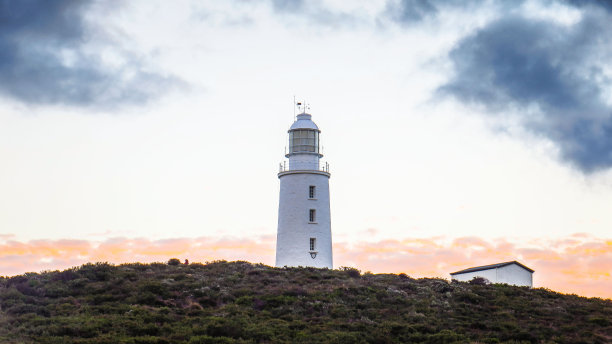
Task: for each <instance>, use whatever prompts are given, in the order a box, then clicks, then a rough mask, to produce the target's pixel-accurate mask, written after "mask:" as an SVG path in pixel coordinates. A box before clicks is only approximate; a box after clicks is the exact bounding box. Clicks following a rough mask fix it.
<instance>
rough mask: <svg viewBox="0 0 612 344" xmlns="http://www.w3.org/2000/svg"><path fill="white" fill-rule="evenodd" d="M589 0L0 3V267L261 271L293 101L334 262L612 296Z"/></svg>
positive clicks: (606, 75) (607, 161)
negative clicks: (185, 262)
mask: <svg viewBox="0 0 612 344" xmlns="http://www.w3.org/2000/svg"><path fill="white" fill-rule="evenodd" d="M609 37H612V6H610V5H609V4H608V3H607V2H604V1H596V0H592V1H571V0H524V1H511V2H510V1H508V2H506V1H484V0H483V1H479V0H470V1H456V0H440V1H427V0H423V1H416V0H378V1H371V0H368V1H365V0H364V1H350V2H347V1H340V0H312V1H299V0H293V1H290V0H251V1H247V0H230V1H195V0H194V1H189V0H177V1H172V2H168V1H161V0H160V1H155V0H146V1H145V0H141V1H130V2H119V1H76V0H52V1H36V0H20V1H17V0H0V275H7V276H10V275H15V274H20V273H24V272H27V271H43V270H55V269H65V268H69V267H72V266H78V265H80V264H83V263H86V262H89V261H108V262H113V263H117V264H119V263H124V262H134V261H141V262H151V261H167V260H168V259H169V258H173V257H178V258H180V259H189V260H190V261H192V262H205V261H213V260H218V259H226V260H238V259H242V260H248V261H251V262H255V263H257V262H261V263H264V264H268V265H273V264H274V250H275V240H276V221H277V213H278V192H279V182H278V178H277V172H278V164H279V163H281V162H282V161H283V159H284V151H285V147H286V145H287V143H286V142H287V129H288V128H289V126H290V125H291V123H292V122H293V119H294V117H293V116H294V112H295V107H294V99H298V100H301V101H306V102H307V103H308V104H309V106H310V113H311V114H312V115H313V120H314V121H315V122H316V123H317V125H318V126H319V128H320V129H321V131H322V133H321V141H322V145H323V153H324V155H325V157H324V161H326V162H328V163H329V164H330V172H331V175H332V176H331V179H330V190H331V211H332V233H333V241H334V246H333V247H334V266H335V267H340V266H353V267H356V268H358V269H361V270H362V271H372V272H375V273H379V272H380V273H383V272H393V273H399V272H405V273H407V274H409V275H411V276H414V277H441V278H447V279H448V278H450V276H449V273H450V272H454V271H457V270H461V269H463V268H467V267H471V266H478V265H486V264H492V263H497V262H503V261H511V260H518V261H520V262H521V263H523V264H525V265H527V266H529V267H531V268H532V269H534V270H535V271H536V272H535V274H534V284H535V286H536V287H544V288H549V289H552V290H556V291H560V292H564V293H576V294H579V295H585V296H595V297H605V298H610V297H612V293H611V292H610V291H611V290H612V215H611V214H612V63H611V62H610V61H612V59H611V58H612V44H610V39H609Z"/></svg>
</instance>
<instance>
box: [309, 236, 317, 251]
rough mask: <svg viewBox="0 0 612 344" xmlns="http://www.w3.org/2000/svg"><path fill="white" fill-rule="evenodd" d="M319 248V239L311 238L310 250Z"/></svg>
mask: <svg viewBox="0 0 612 344" xmlns="http://www.w3.org/2000/svg"><path fill="white" fill-rule="evenodd" d="M316 248H317V239H316V238H310V250H311V251H314V250H315V249H316Z"/></svg>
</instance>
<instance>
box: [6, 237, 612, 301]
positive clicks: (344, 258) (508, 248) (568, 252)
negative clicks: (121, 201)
mask: <svg viewBox="0 0 612 344" xmlns="http://www.w3.org/2000/svg"><path fill="white" fill-rule="evenodd" d="M13 238H14V237H13V236H11V235H4V236H3V237H0V275H15V274H21V273H24V272H28V271H43V270H55V269H65V268H69V267H72V266H78V265H81V264H84V263H87V262H96V261H106V262H111V263H117V264H118V263H126V262H144V263H146V262H155V261H158V262H165V261H167V260H168V259H170V258H179V259H189V260H190V261H192V262H205V261H213V260H219V259H225V260H247V261H251V262H258V263H259V262H261V263H264V264H268V265H272V264H274V252H275V237H274V236H261V237H257V238H254V239H240V238H220V239H219V238H211V237H198V238H175V239H164V240H150V239H146V238H124V237H117V238H110V239H107V240H104V241H97V242H95V241H87V240H32V241H27V242H20V241H16V240H14V239H13ZM509 260H519V261H521V262H522V263H524V264H526V265H527V266H529V267H531V268H532V269H534V270H536V272H535V275H534V283H535V286H536V287H546V288H549V289H552V290H556V291H560V292H564V293H577V294H580V295H585V296H599V297H606V298H610V297H612V240H610V239H599V238H595V237H591V236H589V235H586V234H580V235H572V236H569V237H564V238H558V239H553V240H550V239H537V240H534V239H532V240H529V241H525V242H522V243H513V242H510V241H508V240H506V239H496V240H485V239H482V238H477V237H460V238H453V239H452V240H446V238H443V237H431V238H404V239H400V240H389V239H387V240H380V241H377V242H356V243H347V242H336V243H335V244H334V262H335V264H334V265H335V266H337V267H340V266H353V267H357V268H358V269H360V270H362V271H372V272H375V273H378V272H391V273H400V272H404V273H406V274H408V275H410V276H413V277H442V278H449V273H450V272H453V271H456V270H460V269H463V268H467V267H471V266H478V265H485V264H491V263H498V262H504V261H509Z"/></svg>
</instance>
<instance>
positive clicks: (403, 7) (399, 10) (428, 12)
mask: <svg viewBox="0 0 612 344" xmlns="http://www.w3.org/2000/svg"><path fill="white" fill-rule="evenodd" d="M437 13H438V7H437V6H436V4H434V3H433V2H432V1H429V0H422V1H420V0H400V1H396V0H391V1H388V2H387V8H386V11H385V15H386V16H388V17H389V18H390V19H391V20H392V21H394V22H397V23H401V24H412V23H417V22H420V21H422V20H423V19H425V18H427V17H431V16H434V15H436V14H437Z"/></svg>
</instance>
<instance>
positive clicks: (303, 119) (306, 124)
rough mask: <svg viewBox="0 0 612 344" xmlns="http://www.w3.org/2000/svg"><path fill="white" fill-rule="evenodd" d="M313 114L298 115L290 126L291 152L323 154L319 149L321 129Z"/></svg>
mask: <svg viewBox="0 0 612 344" xmlns="http://www.w3.org/2000/svg"><path fill="white" fill-rule="evenodd" d="M311 118H312V116H311V115H309V114H307V113H302V114H299V115H297V119H296V121H295V122H294V123H293V125H291V128H289V131H288V132H289V153H288V154H287V155H286V156H287V157H289V156H291V155H293V154H314V155H318V157H319V158H320V157H322V156H323V155H322V154H321V153H320V149H319V134H320V133H321V131H320V130H319V128H318V127H317V125H316V124H315V122H313V121H312V119H311Z"/></svg>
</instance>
